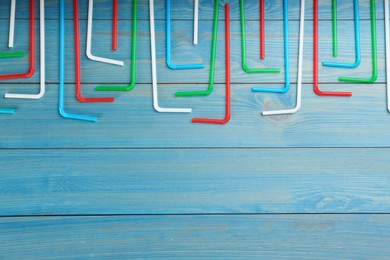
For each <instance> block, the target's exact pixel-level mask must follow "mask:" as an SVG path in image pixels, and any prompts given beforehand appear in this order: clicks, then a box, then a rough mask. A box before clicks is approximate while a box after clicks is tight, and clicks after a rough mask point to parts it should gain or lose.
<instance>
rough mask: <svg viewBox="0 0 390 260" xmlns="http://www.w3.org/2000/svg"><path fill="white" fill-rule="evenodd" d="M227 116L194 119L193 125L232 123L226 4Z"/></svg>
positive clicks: (228, 16)
mask: <svg viewBox="0 0 390 260" xmlns="http://www.w3.org/2000/svg"><path fill="white" fill-rule="evenodd" d="M225 60H226V61H225V71H226V115H225V118H224V119H212V118H193V119H192V122H193V123H206V124H226V123H227V122H229V121H230V4H229V3H226V4H225Z"/></svg>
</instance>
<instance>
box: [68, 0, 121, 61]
mask: <svg viewBox="0 0 390 260" xmlns="http://www.w3.org/2000/svg"><path fill="white" fill-rule="evenodd" d="M74 3H75V5H76V2H74ZM77 5H78V3H77ZM92 19H93V0H89V2H88V22H87V48H86V54H87V57H88V59H90V60H94V61H98V62H103V63H108V64H113V65H118V66H123V65H124V64H125V63H124V62H123V61H120V60H113V59H107V58H103V57H98V56H95V55H93V54H92V52H91V49H92Z"/></svg>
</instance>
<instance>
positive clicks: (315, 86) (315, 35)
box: [313, 0, 352, 97]
mask: <svg viewBox="0 0 390 260" xmlns="http://www.w3.org/2000/svg"><path fill="white" fill-rule="evenodd" d="M313 89H314V92H315V93H316V94H317V95H319V96H333V97H335V96H338V97H350V96H352V93H351V92H335V91H322V90H320V88H319V84H318V0H313Z"/></svg>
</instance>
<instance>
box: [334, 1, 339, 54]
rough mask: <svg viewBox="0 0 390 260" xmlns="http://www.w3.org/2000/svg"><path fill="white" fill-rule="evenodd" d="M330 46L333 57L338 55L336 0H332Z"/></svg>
mask: <svg viewBox="0 0 390 260" xmlns="http://www.w3.org/2000/svg"><path fill="white" fill-rule="evenodd" d="M332 46H333V48H332V49H333V57H337V56H338V55H339V46H338V28H337V0H332Z"/></svg>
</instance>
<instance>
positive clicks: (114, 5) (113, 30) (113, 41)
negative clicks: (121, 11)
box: [112, 0, 118, 51]
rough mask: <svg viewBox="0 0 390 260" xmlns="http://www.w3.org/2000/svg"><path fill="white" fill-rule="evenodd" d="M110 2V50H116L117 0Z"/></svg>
mask: <svg viewBox="0 0 390 260" xmlns="http://www.w3.org/2000/svg"><path fill="white" fill-rule="evenodd" d="M112 4H113V7H112V10H113V11H112V12H113V14H112V16H113V19H112V50H113V51H116V50H117V49H118V0H113V1H112Z"/></svg>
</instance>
